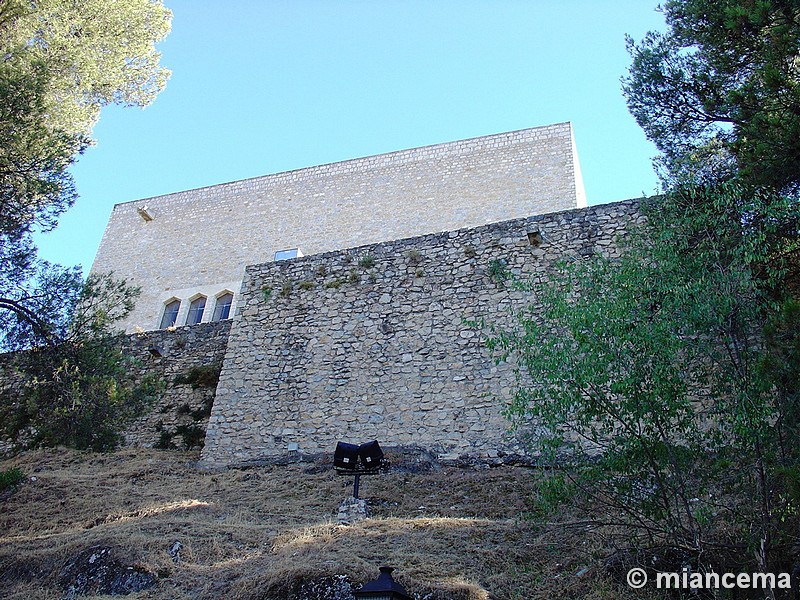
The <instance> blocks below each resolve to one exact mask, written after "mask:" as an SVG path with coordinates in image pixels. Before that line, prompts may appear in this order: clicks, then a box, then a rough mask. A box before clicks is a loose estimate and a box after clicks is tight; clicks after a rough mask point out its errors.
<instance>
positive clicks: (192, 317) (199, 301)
mask: <svg viewBox="0 0 800 600" xmlns="http://www.w3.org/2000/svg"><path fill="white" fill-rule="evenodd" d="M205 308H206V299H205V298H204V297H203V296H200V297H199V298H196V299H195V300H192V303H191V304H190V305H189V315H188V316H187V317H186V324H187V325H197V324H198V323H199V322H200V321H202V320H203V311H204V310H205Z"/></svg>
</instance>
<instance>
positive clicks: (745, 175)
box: [623, 0, 800, 195]
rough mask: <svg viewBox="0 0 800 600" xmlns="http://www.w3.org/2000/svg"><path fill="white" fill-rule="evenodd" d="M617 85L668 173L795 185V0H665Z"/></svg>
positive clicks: (799, 19)
mask: <svg viewBox="0 0 800 600" xmlns="http://www.w3.org/2000/svg"><path fill="white" fill-rule="evenodd" d="M663 11H664V14H665V16H666V21H667V25H668V26H669V31H668V32H667V33H665V34H660V33H649V34H648V35H647V36H646V37H645V38H644V40H643V41H642V42H641V43H639V44H636V43H634V41H632V40H630V39H629V40H628V46H629V51H630V53H631V55H632V58H633V63H632V65H631V67H630V70H629V74H628V77H626V78H625V79H624V80H623V89H624V93H625V96H626V98H627V101H628V107H629V109H630V111H631V113H632V114H633V116H634V117H635V118H636V121H637V122H638V123H639V125H640V126H641V127H642V128H643V129H644V131H645V133H646V134H647V137H648V138H649V139H650V140H651V141H653V142H654V143H655V144H656V146H657V147H658V149H659V151H660V152H661V153H662V157H661V160H660V162H661V166H662V167H663V168H664V171H663V173H662V174H663V175H664V176H666V177H667V178H668V179H669V180H670V181H672V182H675V181H678V182H683V183H686V182H691V181H694V182H698V180H699V181H700V182H702V181H706V182H708V181H709V180H710V179H725V178H729V177H732V176H736V177H737V178H739V179H741V180H742V181H745V182H747V183H748V184H752V185H756V186H763V185H766V186H770V187H774V188H775V189H776V190H778V191H780V192H783V193H787V194H795V195H796V194H797V193H798V192H800V110H798V107H800V5H798V3H797V2H796V1H795V0H757V1H753V2H743V1H741V0H713V1H712V0H668V1H667V2H666V3H665V4H664V5H663Z"/></svg>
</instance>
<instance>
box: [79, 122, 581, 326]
mask: <svg viewBox="0 0 800 600" xmlns="http://www.w3.org/2000/svg"><path fill="white" fill-rule="evenodd" d="M585 206H586V197H585V193H584V189H583V181H582V178H581V172H580V166H579V163H578V155H577V151H576V149H575V140H574V136H573V132H572V127H571V125H570V123H558V124H555V125H548V126H544V127H535V128H532V129H523V130H520V131H512V132H508V133H500V134H496V135H489V136H484V137H478V138H472V139H467V140H461V141H456V142H449V143H444V144H436V145H433V146H424V147H421V148H414V149H410V150H401V151H398V152H390V153H388V154H379V155H376V156H369V157H366V158H358V159H354V160H347V161H343V162H337V163H332V164H327V165H321V166H315V167H309V168H305V169H298V170H294V171H288V172H284V173H276V174H273V175H266V176H263V177H256V178H252V179H245V180H242V181H235V182H232V183H225V184H221V185H214V186H209V187H204V188H199V189H195V190H188V191H183V192H177V193H174V194H166V195H164V196H157V197H154V198H147V199H143V200H136V201H132V202H124V203H121V204H117V205H116V206H114V209H113V211H112V214H111V217H110V219H109V222H108V225H107V227H106V230H105V233H104V234H103V239H102V241H101V243H100V247H99V249H98V251H97V255H96V257H95V261H94V264H93V265H92V269H91V270H92V272H94V273H102V272H109V271H113V272H114V273H115V274H117V275H118V276H121V277H124V278H126V279H127V280H128V281H129V282H130V283H132V284H134V285H137V286H139V287H141V289H142V294H141V296H140V297H139V299H138V300H137V303H136V307H135V308H134V310H133V311H132V312H131V314H130V315H129V316H128V318H127V319H126V320H125V321H124V322H123V323H122V327H124V328H125V330H126V331H127V332H133V331H137V330H145V331H147V330H154V329H160V328H166V327H169V326H172V325H186V324H195V323H200V322H208V321H213V320H221V319H226V318H229V317H232V316H233V315H234V314H235V310H236V305H237V299H238V298H237V297H238V294H239V291H240V288H241V284H242V280H243V277H244V269H245V266H247V265H254V264H260V263H266V262H271V261H274V260H281V259H284V258H293V257H296V256H302V255H310V254H317V253H321V252H327V251H332V250H340V249H344V248H352V247H357V246H362V245H365V244H374V243H378V242H383V241H389V240H397V239H402V238H407V237H411V236H418V235H423V234H428V233H436V232H442V231H452V230H456V229H460V228H464V227H477V226H480V225H485V224H489V223H495V222H500V221H507V220H510V219H516V218H521V217H528V216H531V215H537V214H544V213H551V212H556V211H562V210H568V209H572V208H581V207H585Z"/></svg>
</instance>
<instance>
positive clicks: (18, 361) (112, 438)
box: [0, 276, 163, 451]
mask: <svg viewBox="0 0 800 600" xmlns="http://www.w3.org/2000/svg"><path fill="white" fill-rule="evenodd" d="M63 286H64V282H63V281H60V280H59V281H58V288H57V289H52V288H49V287H48V288H47V289H48V290H50V293H51V294H52V297H53V298H58V299H59V300H60V301H61V302H64V317H63V320H62V321H60V322H58V323H56V324H55V325H57V327H53V329H52V330H51V331H52V332H53V333H54V334H56V335H57V338H55V339H58V340H59V341H58V342H57V343H51V344H42V345H39V346H36V347H33V348H30V349H28V350H25V351H23V352H19V353H17V355H16V356H15V357H13V359H11V363H10V364H11V365H12V366H13V368H14V370H15V372H16V375H15V377H16V379H17V381H18V384H17V386H16V388H15V389H14V392H13V393H9V394H8V395H5V396H4V398H3V402H2V404H0V429H2V433H3V435H4V437H6V438H7V439H10V440H12V441H13V442H14V443H15V445H16V446H17V447H18V448H30V447H38V446H56V445H65V446H70V447H73V448H78V449H92V450H101V451H105V450H110V449H113V448H115V447H116V446H117V445H118V444H119V443H120V442H121V440H122V432H123V430H124V428H125V426H126V425H127V424H128V423H129V422H130V421H132V420H133V419H134V418H135V417H137V416H139V415H140V414H141V413H142V412H143V411H144V410H146V409H147V408H148V407H149V406H150V405H151V404H152V403H153V402H154V400H155V398H156V397H157V395H158V394H159V393H160V391H161V388H162V387H163V384H162V382H160V381H159V380H158V379H157V378H155V377H145V378H143V379H140V380H138V381H137V380H136V379H135V377H134V375H133V369H132V368H131V364H130V362H131V361H130V359H129V358H126V357H125V356H124V355H123V353H122V351H121V349H120V347H119V343H118V339H117V338H116V337H115V336H114V335H113V334H112V329H111V328H112V326H113V324H114V322H116V321H117V320H118V319H120V318H123V317H124V316H125V315H126V314H127V311H128V310H130V306H131V305H132V303H133V299H134V298H135V297H136V290H133V289H131V288H130V287H129V286H127V285H126V284H125V283H123V282H120V281H118V280H115V279H113V277H111V276H104V277H96V276H90V277H89V279H88V280H87V281H86V282H85V283H81V282H73V284H72V287H63ZM23 330H24V328H23ZM12 333H15V331H14V330H12Z"/></svg>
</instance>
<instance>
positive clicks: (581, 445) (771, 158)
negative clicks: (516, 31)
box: [490, 0, 800, 571]
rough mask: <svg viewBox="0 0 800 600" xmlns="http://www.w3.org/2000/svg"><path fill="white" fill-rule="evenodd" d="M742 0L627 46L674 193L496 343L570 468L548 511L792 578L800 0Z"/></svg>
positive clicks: (683, 15) (672, 14) (557, 279)
mask: <svg viewBox="0 0 800 600" xmlns="http://www.w3.org/2000/svg"><path fill="white" fill-rule="evenodd" d="M745 4H746V5H745ZM745 4H743V3H739V2H710V1H708V0H670V1H668V2H667V3H666V5H665V13H666V16H667V23H668V24H669V26H670V31H669V32H668V33H666V34H652V33H651V34H648V36H647V37H646V38H645V40H644V41H643V42H642V43H641V44H640V45H638V46H637V45H635V44H634V43H633V42H631V43H630V49H631V53H632V55H633V59H634V62H633V66H632V67H631V72H630V77H629V78H628V79H627V80H626V81H625V93H626V95H627V98H628V102H629V106H630V108H631V111H632V112H633V114H634V116H635V117H636V118H637V120H638V121H639V123H640V124H641V125H642V127H643V128H644V129H645V131H646V133H647V134H648V137H650V139H651V140H653V141H654V142H655V143H656V144H657V146H658V147H659V149H660V150H661V151H662V156H661V159H660V164H661V166H662V168H663V173H662V175H663V178H664V183H665V186H666V189H667V192H666V193H665V194H664V196H663V198H662V199H660V200H658V201H651V202H648V203H646V204H645V212H646V216H647V219H648V222H647V223H646V224H645V225H643V226H642V227H641V228H640V229H639V230H638V231H637V232H636V233H635V234H634V235H633V236H632V238H631V239H630V240H629V241H628V242H627V244H626V245H625V246H624V248H623V250H624V251H623V255H622V257H621V258H620V259H619V260H615V261H610V260H608V259H606V258H601V257H597V256H588V257H584V259H582V260H580V261H577V262H572V263H569V264H564V265H562V268H561V271H560V272H559V273H558V274H556V275H554V276H553V277H552V278H551V279H550V281H549V282H548V285H546V286H537V288H532V287H531V288H529V290H528V291H529V292H530V295H531V298H532V307H531V309H530V310H528V311H525V312H523V313H521V314H520V320H519V325H520V327H519V329H518V330H516V331H512V332H509V331H506V332H500V333H498V334H497V335H496V336H495V337H494V338H493V339H492V340H491V341H490V345H491V346H492V347H493V348H494V349H495V350H496V351H498V353H499V356H500V357H501V358H503V359H509V360H512V359H513V360H514V362H515V364H516V366H517V374H518V389H517V392H516V395H515V398H514V402H513V405H512V406H511V409H510V415H511V416H513V417H514V418H516V419H520V420H534V421H535V422H536V423H537V424H538V425H539V426H540V427H541V428H542V431H543V433H544V434H545V435H543V437H542V439H541V440H540V443H539V444H538V446H539V450H541V451H542V452H543V454H544V456H549V457H551V458H553V457H555V456H558V457H559V460H561V461H568V464H570V465H571V467H572V469H571V470H569V471H566V472H563V473H562V474H560V475H558V476H554V477H553V478H552V479H551V480H550V482H549V484H548V485H546V486H545V487H543V488H542V493H541V495H540V498H541V500H542V503H541V504H542V506H545V505H547V504H552V503H555V502H558V501H562V500H565V499H569V500H575V499H576V498H580V497H581V494H583V495H584V497H585V496H591V497H592V498H594V499H598V498H599V499H602V501H603V502H604V503H605V504H606V505H607V506H608V508H609V513H610V514H613V515H614V516H615V517H614V519H613V520H614V521H615V525H616V527H618V528H620V529H617V531H620V532H623V534H624V539H625V544H626V545H631V544H633V545H638V546H639V547H648V548H651V549H652V548H653V547H661V548H662V549H663V551H662V552H661V554H662V556H665V555H671V556H673V558H674V560H673V563H674V564H672V565H671V567H672V569H673V570H679V569H680V567H681V565H682V564H683V565H691V568H692V569H696V568H700V569H707V568H714V567H716V568H717V570H718V571H720V570H721V571H726V570H728V571H730V570H733V571H736V570H742V565H745V564H746V565H747V567H746V568H744V570H753V571H776V570H777V571H791V570H792V565H791V564H790V558H789V556H790V548H791V547H792V546H793V545H794V544H796V543H797V539H798V538H797V532H798V529H799V528H800V513H799V512H798V510H797V507H798V505H800V504H798V503H800V495H798V489H800V486H798V481H800V476H799V475H798V474H800V453H798V448H799V447H800V429H799V428H798V427H797V423H798V416H800V385H798V383H797V382H798V381H799V380H800V361H798V357H800V330H798V327H797V324H798V313H800V311H799V310H798V306H800V303H799V300H800V293H799V292H800V286H798V281H799V280H800V269H799V268H798V267H800V242H799V241H798V235H797V232H798V230H800V207H799V206H798V202H797V195H796V194H797V190H798V181H800V167H798V165H800V161H798V159H797V152H796V150H797V148H796V146H797V145H796V143H795V142H796V139H797V135H796V131H795V130H796V129H797V122H798V120H797V118H796V117H797V115H798V114H800V93H799V92H800V87H798V78H797V69H796V65H797V62H798V60H800V44H799V43H798V39H800V38H798V35H797V31H798V25H797V23H798V22H799V21H798V17H799V16H800V10H799V9H798V8H797V6H796V5H795V4H793V3H785V2H780V1H777V0H775V1H770V0H766V1H764V2H756V3H745ZM490 272H491V269H490ZM720 567H721V568H720ZM726 567H727V568H726ZM735 567H738V568H735Z"/></svg>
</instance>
